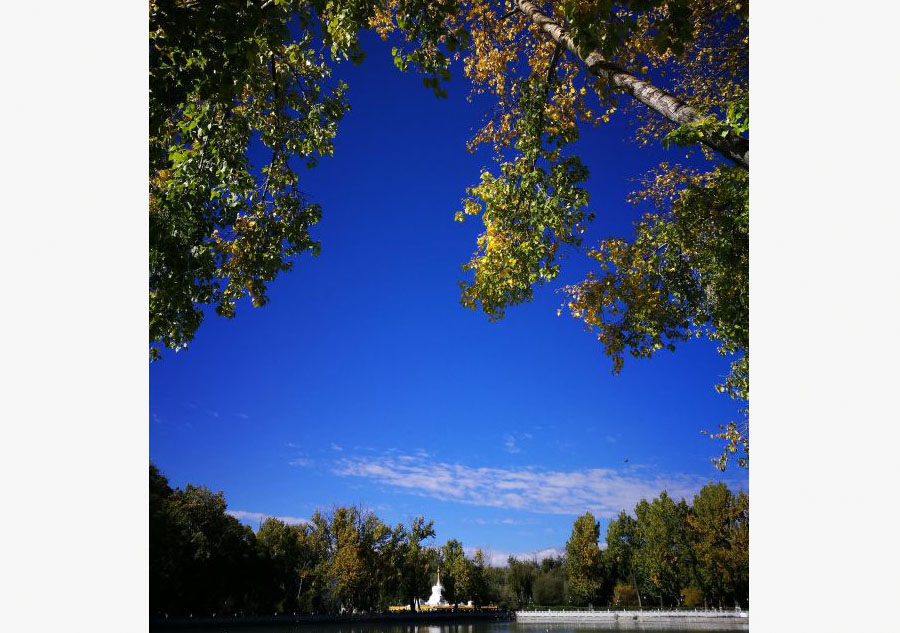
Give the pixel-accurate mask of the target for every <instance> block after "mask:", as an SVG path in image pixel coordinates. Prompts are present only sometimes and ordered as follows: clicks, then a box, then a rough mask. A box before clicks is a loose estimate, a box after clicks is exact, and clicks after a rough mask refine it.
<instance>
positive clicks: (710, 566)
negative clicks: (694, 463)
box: [688, 483, 749, 605]
mask: <svg viewBox="0 0 900 633" xmlns="http://www.w3.org/2000/svg"><path fill="white" fill-rule="evenodd" d="M688 524H689V526H690V532H691V538H692V541H693V542H692V545H693V551H694V556H695V560H696V564H695V566H696V577H697V580H698V584H699V586H700V588H701V589H702V591H703V594H704V596H707V597H709V598H712V599H714V600H717V601H718V602H719V604H720V605H721V604H722V601H723V600H734V601H737V602H738V603H741V602H743V604H744V605H746V604H747V587H748V580H749V539H748V536H749V509H748V497H747V495H746V494H744V493H743V492H740V493H738V494H737V495H735V494H733V493H732V492H731V490H729V489H728V486H726V485H725V484H723V483H718V484H713V483H710V484H707V485H706V486H704V487H703V488H702V489H701V490H700V493H699V494H698V495H697V496H695V497H694V502H693V505H692V508H691V512H690V514H689V515H688Z"/></svg>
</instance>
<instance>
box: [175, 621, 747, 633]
mask: <svg viewBox="0 0 900 633" xmlns="http://www.w3.org/2000/svg"><path fill="white" fill-rule="evenodd" d="M189 630H192V631H201V632H204V633H595V632H597V631H626V630H627V631H684V632H685V633H691V632H700V631H703V632H704V633H709V632H710V631H748V630H749V623H748V621H747V620H746V619H745V620H730V619H729V620H716V621H711V622H700V623H696V622H691V623H665V622H634V621H633V620H626V619H620V620H619V621H617V622H615V623H603V622H596V623H594V622H591V623H581V622H579V623H569V622H560V623H552V624H551V623H531V622H502V621H499V622H498V621H483V620H481V621H474V622H473V621H466V622H465V623H461V624H456V623H447V622H441V623H423V624H412V623H408V622H403V623H400V622H396V623H395V622H388V623H359V624H348V623H340V624H321V623H316V624H266V625H249V626H248V625H247V624H240V625H236V623H235V622H233V621H232V622H229V621H227V620H223V622H222V623H221V624H215V625H210V626H203V627H191V628H190V629H189Z"/></svg>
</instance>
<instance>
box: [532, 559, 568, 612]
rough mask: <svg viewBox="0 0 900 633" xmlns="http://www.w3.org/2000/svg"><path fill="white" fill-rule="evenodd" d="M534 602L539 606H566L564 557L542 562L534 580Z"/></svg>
mask: <svg viewBox="0 0 900 633" xmlns="http://www.w3.org/2000/svg"><path fill="white" fill-rule="evenodd" d="M533 594H534V602H535V604H538V605H544V606H549V605H563V604H566V559H565V558H564V557H562V556H558V557H556V558H545V559H544V560H542V561H541V565H540V568H539V569H538V572H537V576H536V577H535V579H534V590H533Z"/></svg>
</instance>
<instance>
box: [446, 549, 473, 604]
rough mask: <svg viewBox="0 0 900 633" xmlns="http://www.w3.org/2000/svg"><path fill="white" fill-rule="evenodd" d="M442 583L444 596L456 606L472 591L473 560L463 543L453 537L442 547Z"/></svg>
mask: <svg viewBox="0 0 900 633" xmlns="http://www.w3.org/2000/svg"><path fill="white" fill-rule="evenodd" d="M441 572H442V573H441V583H442V584H443V585H444V598H445V599H446V600H447V602H448V603H450V604H452V605H453V606H454V607H455V606H456V605H458V604H459V603H460V602H463V601H464V600H466V599H467V597H468V596H470V595H471V593H472V587H471V585H472V578H471V576H472V574H471V562H470V561H469V560H468V559H467V558H466V554H465V551H463V546H462V543H460V542H459V541H457V540H456V539H451V540H449V541H447V543H446V544H445V545H444V546H443V547H442V548H441Z"/></svg>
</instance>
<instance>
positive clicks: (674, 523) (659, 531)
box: [634, 491, 691, 607]
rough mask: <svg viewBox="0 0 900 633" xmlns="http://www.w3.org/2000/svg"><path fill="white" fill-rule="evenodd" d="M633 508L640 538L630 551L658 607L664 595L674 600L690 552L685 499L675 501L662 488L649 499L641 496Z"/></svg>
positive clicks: (662, 601)
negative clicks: (638, 543) (656, 600)
mask: <svg viewBox="0 0 900 633" xmlns="http://www.w3.org/2000/svg"><path fill="white" fill-rule="evenodd" d="M634 512H635V515H636V516H637V532H638V533H639V535H640V536H639V538H640V542H641V544H640V547H639V548H637V550H636V551H635V553H634V564H635V566H636V567H638V568H639V569H640V570H641V572H642V573H641V576H642V577H643V578H644V579H645V581H646V583H647V587H648V589H649V590H650V591H651V592H652V593H655V594H656V595H657V596H658V597H659V604H660V607H662V606H663V605H664V602H665V600H666V599H668V600H669V602H670V603H672V604H676V603H678V601H679V599H680V596H681V587H682V584H683V581H684V579H685V577H686V569H687V567H688V566H689V564H690V555H691V551H690V542H689V536H688V531H687V514H688V506H687V503H685V501H684V500H681V501H680V502H678V503H675V501H674V500H672V498H671V497H669V495H668V494H666V492H665V491H662V492H661V493H660V494H659V496H658V497H657V498H655V499H654V500H653V501H652V502H650V503H647V501H646V500H644V499H641V501H640V502H639V503H638V504H637V506H635V509H634Z"/></svg>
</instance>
